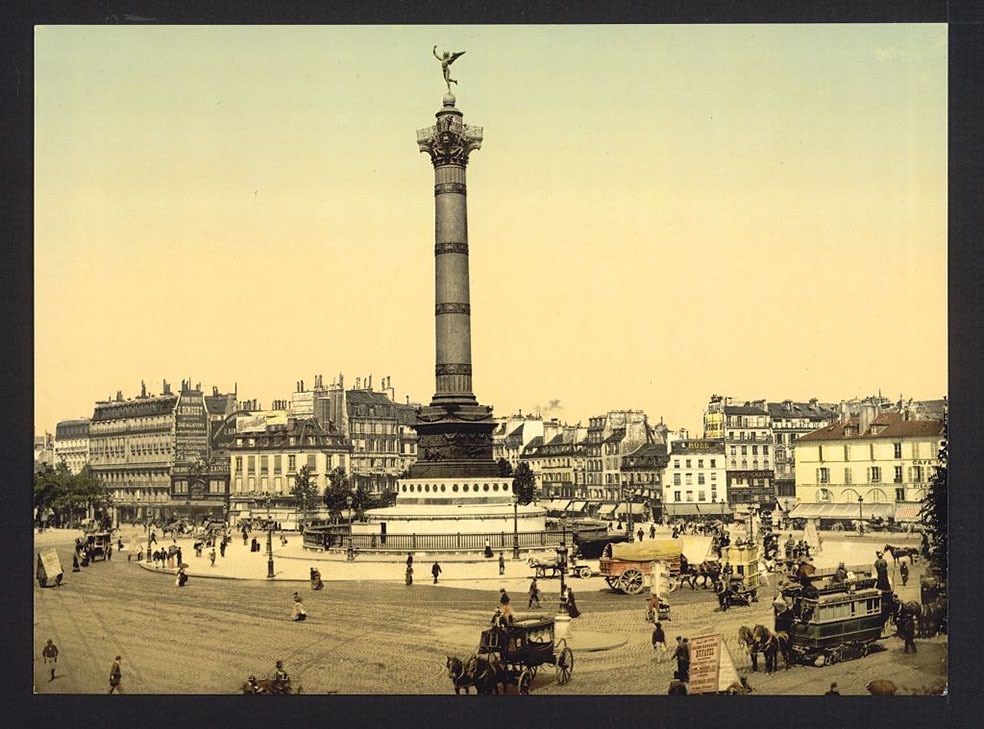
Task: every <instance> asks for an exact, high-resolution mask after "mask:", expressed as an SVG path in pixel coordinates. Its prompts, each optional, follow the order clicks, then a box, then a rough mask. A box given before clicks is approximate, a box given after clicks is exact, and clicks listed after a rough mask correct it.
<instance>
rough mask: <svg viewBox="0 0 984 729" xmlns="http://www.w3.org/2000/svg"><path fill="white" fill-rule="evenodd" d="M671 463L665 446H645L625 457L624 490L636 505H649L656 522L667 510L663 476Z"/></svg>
mask: <svg viewBox="0 0 984 729" xmlns="http://www.w3.org/2000/svg"><path fill="white" fill-rule="evenodd" d="M668 463H669V455H668V453H667V451H666V445H665V444H664V443H644V444H643V445H641V446H639V447H638V448H636V449H635V450H633V451H631V452H629V453H626V454H625V455H624V456H623V457H622V468H621V470H622V485H623V486H622V490H623V494H624V495H625V497H626V498H627V499H629V500H630V501H631V502H632V503H637V504H646V505H648V507H649V509H650V511H651V512H652V515H653V517H654V518H655V519H657V520H658V519H660V518H661V514H662V511H663V473H664V472H665V470H666V466H667V464H668Z"/></svg>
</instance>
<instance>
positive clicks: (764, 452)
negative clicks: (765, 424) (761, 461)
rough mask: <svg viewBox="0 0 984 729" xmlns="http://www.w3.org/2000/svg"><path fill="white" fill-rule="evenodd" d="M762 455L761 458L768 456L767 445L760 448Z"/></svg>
mask: <svg viewBox="0 0 984 729" xmlns="http://www.w3.org/2000/svg"><path fill="white" fill-rule="evenodd" d="M762 455H763V456H767V455H769V446H767V445H764V446H762Z"/></svg>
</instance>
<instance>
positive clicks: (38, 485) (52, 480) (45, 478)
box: [34, 463, 60, 521]
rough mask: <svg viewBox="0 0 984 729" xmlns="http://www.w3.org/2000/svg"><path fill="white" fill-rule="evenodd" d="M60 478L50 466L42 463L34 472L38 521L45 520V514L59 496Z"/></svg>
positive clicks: (35, 505)
mask: <svg viewBox="0 0 984 729" xmlns="http://www.w3.org/2000/svg"><path fill="white" fill-rule="evenodd" d="M59 491H60V484H59V476H58V474H57V473H56V472H55V469H54V468H52V467H51V465H50V464H47V463H42V464H41V465H40V466H39V467H38V468H37V469H36V470H35V471H34V508H35V509H37V514H38V521H42V520H43V515H44V512H45V511H46V510H47V509H49V508H50V507H51V505H52V503H53V502H54V501H55V499H56V498H57V496H58V495H59Z"/></svg>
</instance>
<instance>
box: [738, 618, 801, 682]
mask: <svg viewBox="0 0 984 729" xmlns="http://www.w3.org/2000/svg"><path fill="white" fill-rule="evenodd" d="M738 640H740V641H741V642H742V643H744V644H745V645H747V646H748V653H749V656H750V657H751V659H752V670H753V671H758V654H759V653H762V654H764V655H765V671H766V673H774V672H775V670H776V669H777V668H778V665H777V664H778V657H779V654H780V653H781V654H782V659H783V661H784V662H785V664H786V668H787V669H788V668H789V667H790V665H792V648H791V647H790V644H789V635H788V634H787V633H786V632H784V631H779V632H776V633H774V632H772V631H771V630H769V629H768V628H767V627H765V626H764V625H756V626H755V627H754V628H748V627H747V626H745V625H742V626H741V627H740V628H738Z"/></svg>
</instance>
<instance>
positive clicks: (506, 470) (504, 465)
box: [495, 458, 513, 478]
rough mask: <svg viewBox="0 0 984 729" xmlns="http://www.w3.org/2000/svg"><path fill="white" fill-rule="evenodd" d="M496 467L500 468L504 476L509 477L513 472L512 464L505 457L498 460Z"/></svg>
mask: <svg viewBox="0 0 984 729" xmlns="http://www.w3.org/2000/svg"><path fill="white" fill-rule="evenodd" d="M495 467H496V468H498V469H499V475H500V476H501V477H502V478H508V477H509V476H512V474H513V467H512V464H511V463H510V462H509V461H507V460H506V459H505V458H500V459H499V460H498V461H496V462H495Z"/></svg>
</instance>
